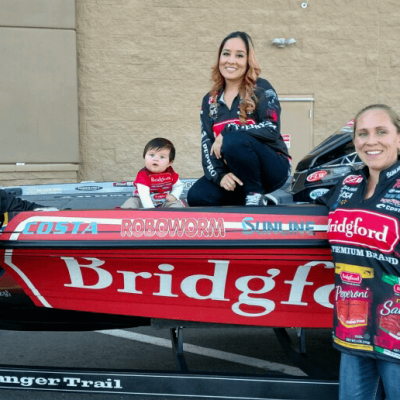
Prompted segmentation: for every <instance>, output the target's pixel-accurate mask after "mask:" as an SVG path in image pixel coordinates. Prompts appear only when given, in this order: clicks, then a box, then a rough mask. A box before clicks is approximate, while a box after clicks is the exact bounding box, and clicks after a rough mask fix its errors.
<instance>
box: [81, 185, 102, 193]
mask: <svg viewBox="0 0 400 400" xmlns="http://www.w3.org/2000/svg"><path fill="white" fill-rule="evenodd" d="M101 189H103V187H102V186H78V187H76V188H75V190H81V191H83V192H92V191H93V190H101Z"/></svg>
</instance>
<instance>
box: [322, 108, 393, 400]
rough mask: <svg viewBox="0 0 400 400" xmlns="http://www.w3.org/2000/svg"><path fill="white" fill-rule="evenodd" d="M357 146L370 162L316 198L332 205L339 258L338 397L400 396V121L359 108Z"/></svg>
mask: <svg viewBox="0 0 400 400" xmlns="http://www.w3.org/2000/svg"><path fill="white" fill-rule="evenodd" d="M353 141H354V146H355V149H356V151H357V154H358V156H359V157H360V158H361V160H362V161H363V162H364V164H365V167H364V169H362V170H361V171H357V172H356V173H355V172H352V173H351V174H350V175H348V176H346V177H344V178H343V179H342V180H341V181H340V182H339V183H338V185H337V186H336V187H335V188H333V189H332V190H331V191H330V192H328V193H327V194H326V195H324V196H323V197H322V198H319V199H318V200H317V201H318V202H320V203H323V204H325V205H327V206H328V208H329V210H330V213H329V224H328V239H329V242H330V243H331V245H332V255H333V260H334V262H335V290H334V294H335V296H334V303H335V304H334V307H335V308H334V320H333V343H334V347H335V348H337V349H338V350H340V351H341V353H342V356H341V363H340V378H339V398H340V400H347V399H352V400H364V399H376V400H378V399H384V398H385V399H387V400H395V399H400V263H399V259H400V244H399V237H400V228H399V221H400V201H399V197H400V161H399V150H400V118H399V116H398V115H397V114H396V112H395V111H394V110H393V109H391V108H390V107H388V106H386V105H382V104H375V105H371V106H368V107H366V108H364V109H363V110H361V111H360V112H359V113H358V114H357V116H356V118H355V121H354V131H353Z"/></svg>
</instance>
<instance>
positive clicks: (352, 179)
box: [343, 175, 364, 186]
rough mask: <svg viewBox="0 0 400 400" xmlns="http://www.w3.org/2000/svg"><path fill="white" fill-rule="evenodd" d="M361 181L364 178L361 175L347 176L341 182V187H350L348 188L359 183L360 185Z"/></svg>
mask: <svg viewBox="0 0 400 400" xmlns="http://www.w3.org/2000/svg"><path fill="white" fill-rule="evenodd" d="M363 179H364V178H363V177H362V176H361V175H349V176H348V177H347V178H346V179H345V180H344V181H343V185H350V186H354V185H358V184H359V183H361V182H362V181H363Z"/></svg>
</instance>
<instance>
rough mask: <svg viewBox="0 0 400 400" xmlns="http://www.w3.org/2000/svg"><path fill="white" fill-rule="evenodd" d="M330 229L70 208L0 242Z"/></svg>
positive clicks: (244, 236) (311, 235) (259, 235)
mask: <svg viewBox="0 0 400 400" xmlns="http://www.w3.org/2000/svg"><path fill="white" fill-rule="evenodd" d="M326 230H327V218H326V216H324V215H322V216H318V215H275V214H249V213H246V214H244V213H241V214H236V213H223V214H222V213H218V212H213V213H204V212H176V211H162V212H160V210H156V211H154V210H145V211H144V210H90V211H72V210H71V211H63V212H50V211H48V212H43V213H41V212H34V213H33V212H24V213H20V214H18V215H16V216H15V217H14V218H13V219H12V220H11V221H10V222H9V223H8V225H7V227H6V228H5V230H4V232H3V233H2V235H1V238H0V240H1V241H7V240H11V241H15V240H18V241H24V240H26V241H34V240H44V239H45V240H60V238H61V237H62V240H64V241H68V240H78V238H77V237H78V236H79V240H103V241H132V240H152V239H160V240H178V239H179V240H228V241H229V240H232V241H234V240H263V239H265V237H263V235H267V236H268V237H267V239H269V240H279V239H286V238H287V239H321V240H326V239H327V237H326Z"/></svg>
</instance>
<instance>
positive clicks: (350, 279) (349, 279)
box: [340, 271, 362, 285]
mask: <svg viewBox="0 0 400 400" xmlns="http://www.w3.org/2000/svg"><path fill="white" fill-rule="evenodd" d="M340 278H341V279H342V281H343V282H346V283H356V284H358V285H359V284H360V283H361V281H362V278H361V275H360V274H357V273H352V272H346V271H342V272H341V273H340Z"/></svg>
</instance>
